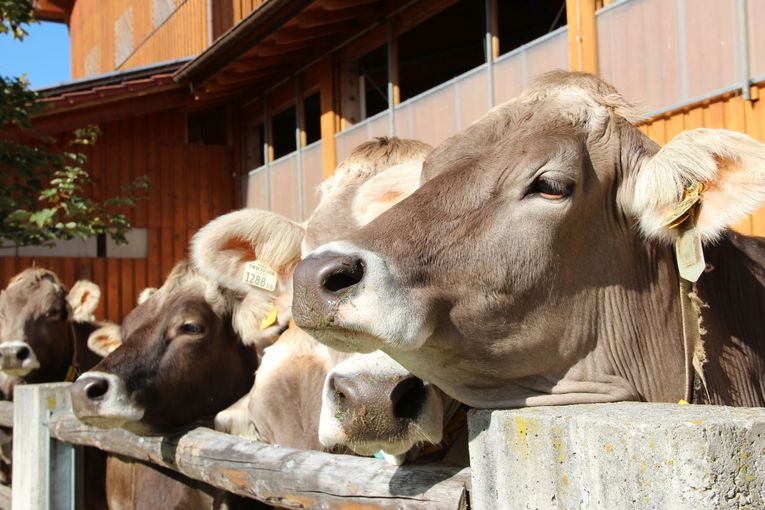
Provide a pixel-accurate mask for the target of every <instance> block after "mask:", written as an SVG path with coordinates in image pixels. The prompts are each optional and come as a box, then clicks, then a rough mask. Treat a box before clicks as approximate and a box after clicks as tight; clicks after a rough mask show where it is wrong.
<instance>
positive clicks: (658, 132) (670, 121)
mask: <svg viewBox="0 0 765 510" xmlns="http://www.w3.org/2000/svg"><path fill="white" fill-rule="evenodd" d="M753 89H755V90H753V93H755V94H759V95H755V96H754V97H763V96H762V95H763V94H765V83H762V84H759V85H757V86H755V87H753ZM639 127H640V130H641V131H643V132H644V133H646V134H647V135H648V136H650V137H651V138H652V139H653V140H654V141H656V142H657V143H658V144H659V145H664V144H665V143H667V142H668V141H670V140H671V139H672V138H674V137H675V136H676V135H677V134H678V133H680V132H681V131H684V130H686V129H695V128H725V129H731V130H733V131H741V132H742V133H747V134H749V135H750V136H752V137H753V138H754V139H756V140H759V141H760V142H765V104H763V100H762V99H760V100H756V101H745V100H744V99H743V98H742V97H741V96H733V97H730V96H727V97H720V98H717V99H715V100H712V101H709V102H707V103H704V104H699V105H696V106H693V107H690V108H687V109H684V110H682V111H678V112H673V113H670V114H667V115H663V116H660V117H658V118H655V119H652V120H651V121H650V122H646V123H643V124H641V125H640V126H639ZM736 230H737V231H739V232H741V233H744V234H749V235H756V236H765V208H763V209H760V210H759V211H757V212H756V213H754V214H752V215H751V216H750V217H749V218H747V219H746V220H744V221H742V222H741V223H740V224H738V225H737V226H736Z"/></svg>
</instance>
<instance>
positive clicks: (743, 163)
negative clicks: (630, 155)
mask: <svg viewBox="0 0 765 510" xmlns="http://www.w3.org/2000/svg"><path fill="white" fill-rule="evenodd" d="M639 164H640V165H641V166H640V167H639V168H638V169H637V170H636V171H635V173H634V174H633V175H632V176H631V177H630V178H629V180H628V182H626V183H625V184H626V185H627V189H628V191H629V193H628V194H627V200H626V208H627V209H628V211H629V212H630V213H631V214H633V215H634V216H635V217H636V218H637V219H638V222H639V225H640V229H641V230H642V231H643V233H644V234H645V235H646V237H648V238H652V239H660V240H664V241H674V240H675V238H676V236H677V232H676V230H677V229H670V228H668V227H667V226H665V220H666V218H667V214H668V213H669V212H670V211H672V209H673V208H674V207H675V206H676V205H677V204H679V203H680V202H681V200H682V199H683V193H684V191H685V189H686V187H687V186H689V185H691V184H699V183H700V184H702V185H703V186H704V188H703V191H702V192H701V200H700V206H699V209H698V214H697V218H696V228H697V230H698V232H699V234H700V236H701V239H702V241H704V242H709V241H713V240H715V239H716V238H718V237H719V236H720V235H721V234H722V233H723V231H724V230H725V229H726V228H727V227H730V226H732V225H735V224H736V223H738V222H739V221H741V220H742V219H744V218H745V217H746V216H747V215H748V214H751V213H753V212H754V211H756V210H757V209H758V208H759V206H760V205H761V204H762V203H763V202H765V145H764V144H762V143H760V142H757V141H755V140H754V139H752V138H751V137H750V136H748V135H745V134H742V133H737V132H734V131H728V130H725V129H693V130H690V131H684V132H682V133H680V134H679V135H677V136H676V137H675V138H673V139H672V141H670V142H669V143H667V144H666V145H665V146H664V147H663V148H662V149H661V150H659V152H657V153H656V154H654V155H653V156H650V157H648V158H645V159H643V161H642V163H639Z"/></svg>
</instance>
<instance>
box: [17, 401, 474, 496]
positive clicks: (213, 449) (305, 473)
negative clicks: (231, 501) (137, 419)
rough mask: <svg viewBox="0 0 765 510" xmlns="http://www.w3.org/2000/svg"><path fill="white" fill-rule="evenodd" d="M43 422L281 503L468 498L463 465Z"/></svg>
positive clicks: (62, 435) (55, 433)
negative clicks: (400, 463) (398, 462)
mask: <svg viewBox="0 0 765 510" xmlns="http://www.w3.org/2000/svg"><path fill="white" fill-rule="evenodd" d="M41 428H42V427H41ZM49 428H50V434H51V436H52V437H55V438H56V439H58V440H61V441H67V442H71V443H76V444H80V445H86V446H94V447H96V448H99V449H101V450H104V451H107V452H112V453H116V454H119V455H126V456H128V457H131V458H134V459H138V460H141V461H145V462H151V463H152V464H156V465H159V466H162V467H165V468H168V469H172V470H173V471H177V472H179V473H181V474H184V475H186V476H188V477H190V478H193V479H195V480H200V481H202V482H205V483H207V484H210V485H212V486H215V487H218V488H221V489H224V490H226V491H228V492H233V493H235V494H238V495H240V496H244V497H248V498H254V499H258V500H260V501H264V502H266V503H269V504H275V505H277V506H280V507H282V506H286V507H289V508H306V509H319V508H370V507H374V508H382V509H393V508H401V509H420V508H439V509H454V510H458V509H464V508H465V507H466V503H467V490H466V486H467V484H468V482H469V479H470V469H469V468H459V467H456V466H446V465H434V464H431V465H427V464H425V465H413V466H393V465H391V464H388V463H387V462H385V461H383V460H378V459H372V458H364V457H353V456H350V455H337V454H330V453H323V452H316V451H305V450H294V449H292V448H285V447H275V446H271V445H267V444H265V443H261V442H258V441H251V440H248V439H241V438H238V437H235V436H231V435H228V434H222V433H220V432H214V431H212V430H209V429H205V428H196V429H193V430H191V431H189V432H187V433H185V434H184V435H181V436H164V437H162V436H159V437H139V436H135V435H133V434H131V433H129V432H127V431H126V430H123V429H113V430H103V429H96V428H92V427H87V426H85V425H83V424H81V423H80V422H79V421H77V419H76V418H74V417H73V416H72V415H71V414H70V413H57V414H56V415H54V416H53V417H52V419H51V423H50V427H49ZM25 508H31V507H25Z"/></svg>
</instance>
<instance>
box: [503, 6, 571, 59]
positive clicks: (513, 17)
mask: <svg viewBox="0 0 765 510" xmlns="http://www.w3.org/2000/svg"><path fill="white" fill-rule="evenodd" d="M497 18H498V22H499V29H498V31H499V51H500V53H507V52H508V51H512V50H514V49H515V48H517V47H519V46H522V45H524V44H526V43H529V42H531V41H533V40H534V39H537V38H539V37H542V36H543V35H545V34H547V33H549V32H552V31H553V30H555V29H557V28H560V27H562V26H564V25H565V24H566V0H525V1H517V2H498V9H497Z"/></svg>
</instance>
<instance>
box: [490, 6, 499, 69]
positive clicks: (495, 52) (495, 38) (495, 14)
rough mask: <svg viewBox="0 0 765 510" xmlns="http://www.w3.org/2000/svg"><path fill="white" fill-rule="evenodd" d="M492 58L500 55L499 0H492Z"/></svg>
mask: <svg viewBox="0 0 765 510" xmlns="http://www.w3.org/2000/svg"><path fill="white" fill-rule="evenodd" d="M489 29H490V30H491V58H493V59H494V60H496V59H497V58H498V57H499V5H497V0H491V24H490V26H489Z"/></svg>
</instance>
